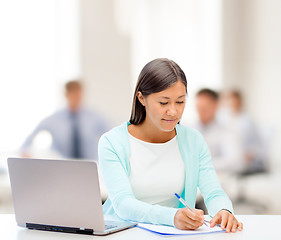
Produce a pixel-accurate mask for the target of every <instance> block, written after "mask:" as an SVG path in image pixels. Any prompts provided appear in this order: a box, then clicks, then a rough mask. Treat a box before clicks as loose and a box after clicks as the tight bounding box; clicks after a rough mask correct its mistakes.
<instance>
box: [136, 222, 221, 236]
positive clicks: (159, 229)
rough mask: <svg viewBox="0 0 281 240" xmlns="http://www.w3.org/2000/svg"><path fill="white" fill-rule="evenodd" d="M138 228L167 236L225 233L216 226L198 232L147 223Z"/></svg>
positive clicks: (202, 227) (199, 229)
mask: <svg viewBox="0 0 281 240" xmlns="http://www.w3.org/2000/svg"><path fill="white" fill-rule="evenodd" d="M137 227H139V228H141V229H144V230H147V231H150V232H153V233H156V234H159V235H165V236H171V235H196V234H208V233H217V232H224V230H222V229H221V228H220V227H218V226H215V227H213V228H210V227H207V226H205V225H203V226H201V227H199V228H198V229H196V230H179V229H177V228H174V227H170V226H163V225H153V224H147V223H139V224H138V225H137Z"/></svg>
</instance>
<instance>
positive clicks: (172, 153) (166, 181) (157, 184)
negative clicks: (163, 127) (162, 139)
mask: <svg viewBox="0 0 281 240" xmlns="http://www.w3.org/2000/svg"><path fill="white" fill-rule="evenodd" d="M130 145H131V156H130V166H131V173H130V177H129V180H130V183H131V186H132V190H133V192H134V195H135V197H136V198H137V199H139V200H141V201H143V202H146V203H149V204H159V205H162V206H167V207H175V208H176V207H178V206H179V201H178V199H177V198H176V197H175V195H174V194H175V193H178V194H181V193H182V191H183V188H184V174H185V171H184V162H183V160H182V158H181V154H180V150H179V147H178V140H177V137H176V136H175V137H174V138H173V139H171V140H170V141H168V142H166V143H148V142H144V141H141V140H139V139H137V138H135V137H133V136H132V135H130Z"/></svg>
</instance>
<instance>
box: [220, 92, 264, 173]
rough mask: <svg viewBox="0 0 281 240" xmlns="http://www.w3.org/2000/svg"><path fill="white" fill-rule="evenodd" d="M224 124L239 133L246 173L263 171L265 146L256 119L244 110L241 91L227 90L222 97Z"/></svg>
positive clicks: (244, 171) (222, 119)
mask: <svg viewBox="0 0 281 240" xmlns="http://www.w3.org/2000/svg"><path fill="white" fill-rule="evenodd" d="M221 105H222V110H221V111H219V112H220V114H219V116H220V117H219V118H220V121H221V122H222V124H224V125H225V126H227V127H228V128H229V129H232V131H235V132H236V133H237V134H239V137H240V141H241V143H242V150H243V159H244V161H245V162H244V169H243V172H242V173H244V174H247V173H255V172H261V171H263V170H265V166H264V158H265V156H264V152H263V151H264V147H263V144H262V141H261V138H260V135H259V133H258V129H257V127H256V124H255V123H254V121H253V120H252V119H251V118H250V117H249V115H248V114H247V113H246V112H245V111H244V110H243V99H242V95H241V93H240V92H239V91H236V90H233V91H229V92H225V93H224V94H222V97H221Z"/></svg>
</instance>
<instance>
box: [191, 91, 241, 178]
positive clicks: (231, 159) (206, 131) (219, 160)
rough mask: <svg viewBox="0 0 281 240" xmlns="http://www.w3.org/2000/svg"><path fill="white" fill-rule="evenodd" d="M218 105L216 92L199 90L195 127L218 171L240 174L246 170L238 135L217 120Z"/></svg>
mask: <svg viewBox="0 0 281 240" xmlns="http://www.w3.org/2000/svg"><path fill="white" fill-rule="evenodd" d="M218 103H219V94H218V93H217V92H216V91H214V90H211V89H208V88H204V89H201V90H199V91H198V93H197V95H196V110H197V113H198V122H197V123H196V124H195V125H194V127H195V128H196V129H197V130H199V131H200V132H201V133H202V134H203V136H204V138H205V140H206V142H207V144H208V146H209V149H210V152H211V155H212V160H213V164H214V166H215V169H216V171H218V172H224V173H238V172H241V171H242V170H243V169H244V166H243V155H242V149H241V144H240V141H239V138H238V136H237V134H236V133H235V132H234V131H231V130H230V129H228V128H226V127H225V126H224V125H222V124H221V123H220V122H219V121H218V120H217V117H216V114H217V109H218Z"/></svg>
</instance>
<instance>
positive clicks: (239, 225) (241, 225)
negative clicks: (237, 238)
mask: <svg viewBox="0 0 281 240" xmlns="http://www.w3.org/2000/svg"><path fill="white" fill-rule="evenodd" d="M238 230H239V231H242V230H243V223H241V222H238Z"/></svg>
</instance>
